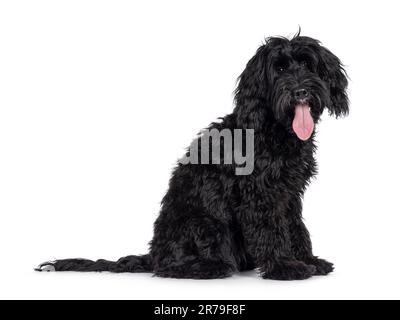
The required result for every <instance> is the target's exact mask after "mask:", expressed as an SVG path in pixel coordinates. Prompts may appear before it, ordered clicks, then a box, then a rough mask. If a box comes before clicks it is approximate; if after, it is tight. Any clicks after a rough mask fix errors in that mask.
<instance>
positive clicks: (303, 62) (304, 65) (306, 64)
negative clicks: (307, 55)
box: [300, 60, 308, 68]
mask: <svg viewBox="0 0 400 320" xmlns="http://www.w3.org/2000/svg"><path fill="white" fill-rule="evenodd" d="M300 66H301V67H303V68H307V67H308V63H307V61H305V60H303V61H300Z"/></svg>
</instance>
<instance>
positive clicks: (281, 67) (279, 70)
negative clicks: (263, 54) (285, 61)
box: [276, 66, 286, 73]
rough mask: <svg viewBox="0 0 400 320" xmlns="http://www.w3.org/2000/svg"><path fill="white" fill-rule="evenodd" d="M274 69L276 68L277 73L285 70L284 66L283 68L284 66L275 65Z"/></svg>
mask: <svg viewBox="0 0 400 320" xmlns="http://www.w3.org/2000/svg"><path fill="white" fill-rule="evenodd" d="M276 70H277V71H278V72H279V73H282V72H284V71H285V70H286V68H285V67H284V66H277V67H276Z"/></svg>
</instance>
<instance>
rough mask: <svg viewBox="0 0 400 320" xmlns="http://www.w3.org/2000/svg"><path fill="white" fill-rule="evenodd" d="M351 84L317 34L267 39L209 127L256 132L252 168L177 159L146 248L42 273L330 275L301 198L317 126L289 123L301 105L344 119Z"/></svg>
mask: <svg viewBox="0 0 400 320" xmlns="http://www.w3.org/2000/svg"><path fill="white" fill-rule="evenodd" d="M346 88H347V79H346V73H345V71H344V69H343V67H342V65H341V62H340V60H339V59H338V58H337V57H336V56H335V55H333V54H332V53H331V52H330V51H329V50H327V49H326V48H324V47H323V46H321V45H320V43H319V42H318V41H317V40H314V39H312V38H308V37H304V36H299V35H296V36H295V37H294V38H293V39H291V40H289V39H286V38H279V37H274V38H268V39H267V40H266V42H265V44H264V45H262V46H261V47H260V48H259V49H258V50H257V52H256V54H255V56H254V57H253V58H251V60H250V61H249V62H248V64H247V66H246V68H245V70H244V71H243V73H242V74H241V75H240V77H239V82H238V87H237V89H236V92H235V102H236V107H235V108H234V110H233V113H231V114H229V115H227V116H225V117H224V118H223V119H222V121H221V122H219V123H212V124H211V125H210V127H209V128H210V129H212V128H216V129H218V130H222V129H228V130H233V129H254V132H255V137H254V148H255V150H254V152H255V154H254V159H255V160H254V161H255V162H254V171H253V172H252V174H250V175H243V176H237V175H235V170H234V169H235V164H230V165H229V164H220V165H195V164H188V165H183V164H179V165H178V166H177V167H176V168H175V170H174V172H173V174H172V178H171V180H170V184H169V190H168V191H167V193H166V195H165V197H164V199H163V200H162V207H161V212H160V215H159V217H158V219H157V221H156V222H155V226H154V237H153V240H152V241H151V249H150V252H149V254H147V255H144V256H129V257H126V258H121V259H120V260H119V261H117V262H109V261H106V260H98V261H96V262H93V261H90V260H84V259H67V260H57V261H54V262H47V263H44V264H42V265H41V266H40V268H39V270H49V269H54V270H56V271H111V272H153V273H154V274H155V275H157V276H160V277H173V278H195V279H213V278H223V277H228V276H230V275H232V274H233V273H234V272H237V271H244V270H251V269H255V268H257V269H258V270H259V272H260V274H261V276H262V277H263V278H268V279H279V280H294V279H306V278H309V277H310V276H312V275H326V274H328V273H330V272H331V271H332V270H333V265H332V264H331V263H329V262H327V261H325V260H322V259H319V258H317V257H315V256H314V255H313V253H312V248H311V241H310V236H309V233H308V231H307V229H306V227H305V225H304V224H303V221H302V200H301V199H302V196H303V193H304V191H305V189H306V187H307V185H308V183H309V181H310V178H311V177H312V176H313V175H315V174H316V162H315V159H314V156H313V153H314V150H315V145H314V132H313V133H312V135H311V137H309V138H308V139H306V140H304V139H299V137H298V136H297V135H296V134H295V132H294V130H293V129H292V123H293V119H294V117H295V115H294V113H295V111H294V110H295V106H296V105H297V104H299V103H302V104H304V103H306V104H307V106H309V108H310V114H311V116H312V119H313V121H314V122H315V123H317V122H318V120H319V118H320V116H321V114H322V112H323V110H324V109H325V108H327V109H328V111H329V113H330V114H332V115H334V116H337V117H338V116H341V115H346V114H347V113H348V111H349V109H348V99H347V95H346ZM299 89H301V90H303V91H300V92H301V96H300V97H299V96H297V95H296V92H299ZM303 93H304V95H303ZM300 100H301V101H300ZM299 101H300V102H299Z"/></svg>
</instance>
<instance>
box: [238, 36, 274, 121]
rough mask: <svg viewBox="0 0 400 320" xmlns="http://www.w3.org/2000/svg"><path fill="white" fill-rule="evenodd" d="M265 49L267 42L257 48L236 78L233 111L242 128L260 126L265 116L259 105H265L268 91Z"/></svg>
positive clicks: (266, 48)
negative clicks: (234, 106)
mask: <svg viewBox="0 0 400 320" xmlns="http://www.w3.org/2000/svg"><path fill="white" fill-rule="evenodd" d="M267 50H268V44H264V45H263V46H261V47H260V48H258V50H257V52H256V54H255V55H254V56H253V57H252V58H251V59H250V61H249V62H248V63H247V65H246V68H245V69H244V71H243V72H242V74H241V75H240V76H239V78H238V85H237V88H236V90H235V104H236V108H235V110H234V113H235V114H236V116H237V120H238V122H239V124H240V125H241V126H243V127H244V128H253V129H255V128H259V127H261V126H262V123H263V120H264V117H265V115H264V113H265V110H262V109H265V108H261V105H262V104H263V103H264V105H265V101H266V95H267V91H268V89H267V86H268V79H267V67H268V66H267V54H268V53H267Z"/></svg>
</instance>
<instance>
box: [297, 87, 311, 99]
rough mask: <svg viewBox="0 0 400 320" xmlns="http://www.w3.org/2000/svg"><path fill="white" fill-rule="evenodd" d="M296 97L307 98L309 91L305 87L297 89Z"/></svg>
mask: <svg viewBox="0 0 400 320" xmlns="http://www.w3.org/2000/svg"><path fill="white" fill-rule="evenodd" d="M294 97H295V98H296V99H297V100H303V99H306V98H307V97H308V91H307V90H306V89H304V88H302V89H298V90H296V91H295V92H294Z"/></svg>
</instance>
